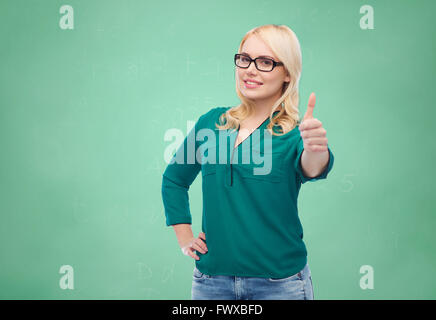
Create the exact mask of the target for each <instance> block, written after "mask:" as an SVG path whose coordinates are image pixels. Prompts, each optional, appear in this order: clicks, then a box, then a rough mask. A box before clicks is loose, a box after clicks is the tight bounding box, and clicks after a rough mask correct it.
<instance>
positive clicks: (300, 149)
mask: <svg viewBox="0 0 436 320" xmlns="http://www.w3.org/2000/svg"><path fill="white" fill-rule="evenodd" d="M327 149H328V151H329V154H330V158H329V162H328V165H327V167H326V168H325V170H324V171H323V172H321V173H320V174H319V175H318V176H316V177H313V178H309V177H306V176H305V175H304V173H303V169H302V168H301V155H302V153H303V150H304V143H303V139H302V138H301V136H300V138H299V140H298V145H297V158H296V160H295V163H294V167H295V170H296V171H297V175H298V177H299V179H300V181H301V183H306V182H308V181H311V182H314V181H317V180H321V179H326V178H327V174H328V173H329V172H330V171H331V170H332V167H333V163H334V156H333V152H332V151H331V150H330V147H329V146H327Z"/></svg>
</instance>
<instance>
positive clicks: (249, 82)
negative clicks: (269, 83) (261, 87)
mask: <svg viewBox="0 0 436 320" xmlns="http://www.w3.org/2000/svg"><path fill="white" fill-rule="evenodd" d="M246 82H247V83H248V84H259V83H256V82H251V81H246Z"/></svg>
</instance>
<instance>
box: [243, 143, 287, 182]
mask: <svg viewBox="0 0 436 320" xmlns="http://www.w3.org/2000/svg"><path fill="white" fill-rule="evenodd" d="M282 153H283V152H281V151H266V150H259V149H256V148H253V149H252V153H251V157H250V158H251V159H250V163H249V164H244V163H241V164H238V165H237V166H238V169H239V171H240V174H241V177H242V178H244V179H252V180H253V181H255V180H257V181H266V182H272V183H278V182H281V181H282V179H283V175H284V172H283V170H282V165H283V156H282Z"/></svg>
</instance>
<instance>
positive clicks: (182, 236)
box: [173, 223, 194, 247]
mask: <svg viewBox="0 0 436 320" xmlns="http://www.w3.org/2000/svg"><path fill="white" fill-rule="evenodd" d="M173 228H174V231H175V232H176V237H177V241H178V242H179V246H180V247H182V246H183V245H185V244H186V243H187V242H188V241H189V240H190V239H192V238H193V237H194V234H193V233H192V228H191V225H190V224H189V223H179V224H174V225H173Z"/></svg>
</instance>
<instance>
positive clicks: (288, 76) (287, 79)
mask: <svg viewBox="0 0 436 320" xmlns="http://www.w3.org/2000/svg"><path fill="white" fill-rule="evenodd" d="M283 81H284V82H291V77H290V75H289V74H288V75H287V76H286V77H285V80H283Z"/></svg>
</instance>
